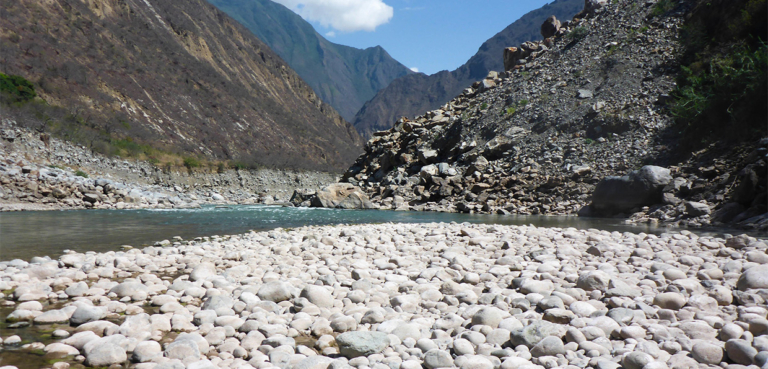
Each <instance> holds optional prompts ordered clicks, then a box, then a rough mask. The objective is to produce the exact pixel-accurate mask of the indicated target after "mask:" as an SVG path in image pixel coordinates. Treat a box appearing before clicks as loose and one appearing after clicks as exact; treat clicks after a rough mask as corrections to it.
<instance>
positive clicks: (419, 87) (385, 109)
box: [352, 0, 584, 138]
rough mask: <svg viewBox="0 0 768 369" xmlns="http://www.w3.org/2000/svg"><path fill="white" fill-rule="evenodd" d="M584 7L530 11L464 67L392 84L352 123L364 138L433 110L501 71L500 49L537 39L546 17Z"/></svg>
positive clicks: (573, 1)
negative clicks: (394, 123)
mask: <svg viewBox="0 0 768 369" xmlns="http://www.w3.org/2000/svg"><path fill="white" fill-rule="evenodd" d="M583 7H584V1H583V0H557V1H555V2H553V3H551V4H547V5H544V6H543V7H541V8H539V9H536V10H533V11H531V12H529V13H527V14H525V15H523V16H522V17H520V19H518V20H516V21H515V22H513V23H512V24H510V25H509V26H508V27H507V28H505V29H504V30H503V31H501V32H499V33H497V34H496V35H495V36H493V37H491V38H490V39H489V40H487V41H486V42H485V43H483V45H482V46H480V49H479V50H478V51H477V53H476V54H475V55H474V56H472V58H470V59H469V61H467V62H466V63H465V64H464V65H462V66H461V67H459V68H458V69H456V70H454V71H452V72H447V71H443V72H440V73H437V74H433V75H431V76H426V75H424V74H412V75H408V76H404V77H401V78H400V79H398V80H395V81H393V82H392V83H391V84H390V85H389V86H388V87H387V88H385V89H383V90H381V91H379V93H378V94H376V96H375V97H374V98H373V99H371V100H370V101H368V102H366V103H365V105H364V106H363V107H362V108H361V109H360V111H359V112H358V113H357V115H356V116H355V118H354V119H353V120H352V122H353V125H354V126H355V128H356V129H357V131H358V132H360V134H362V135H363V137H365V138H370V137H371V134H372V133H373V132H376V131H382V130H386V129H389V128H390V127H392V123H393V122H394V121H395V120H397V118H400V117H402V116H405V117H413V116H415V115H417V114H421V113H423V112H425V111H427V110H433V109H437V108H438V107H440V106H442V105H443V104H445V103H446V102H448V100H450V99H451V98H453V97H454V96H456V95H458V94H460V93H461V91H462V90H463V89H465V88H467V87H469V86H470V85H471V84H472V83H473V82H475V81H479V80H481V79H483V78H485V77H486V76H487V75H488V72H490V71H502V69H503V65H502V58H501V53H502V50H504V48H506V47H510V46H513V45H519V44H521V43H523V42H525V41H531V40H538V39H541V34H540V29H541V24H542V23H543V22H544V20H545V19H547V18H548V17H549V16H551V15H554V16H556V17H557V18H558V19H569V18H570V17H572V16H573V15H575V14H576V13H578V12H579V11H581V10H582V8H583Z"/></svg>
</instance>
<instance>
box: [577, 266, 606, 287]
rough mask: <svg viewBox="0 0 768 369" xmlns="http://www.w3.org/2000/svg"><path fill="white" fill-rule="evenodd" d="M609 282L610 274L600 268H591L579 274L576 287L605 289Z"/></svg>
mask: <svg viewBox="0 0 768 369" xmlns="http://www.w3.org/2000/svg"><path fill="white" fill-rule="evenodd" d="M610 282H611V276H609V275H608V273H606V272H604V271H602V270H592V271H589V272H586V273H582V274H580V275H579V279H578V280H577V281H576V287H579V288H581V289H583V290H585V291H595V290H596V291H605V290H606V289H607V288H608V285H609V283H610Z"/></svg>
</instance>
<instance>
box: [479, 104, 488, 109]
mask: <svg viewBox="0 0 768 369" xmlns="http://www.w3.org/2000/svg"><path fill="white" fill-rule="evenodd" d="M485 109H488V104H486V103H482V104H481V105H480V110H485Z"/></svg>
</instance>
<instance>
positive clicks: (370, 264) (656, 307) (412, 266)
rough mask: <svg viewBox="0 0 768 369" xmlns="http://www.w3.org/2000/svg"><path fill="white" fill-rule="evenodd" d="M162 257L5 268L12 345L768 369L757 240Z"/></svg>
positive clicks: (638, 237) (140, 359)
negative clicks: (42, 337) (34, 333)
mask: <svg viewBox="0 0 768 369" xmlns="http://www.w3.org/2000/svg"><path fill="white" fill-rule="evenodd" d="M159 245H161V246H153V247H147V248H144V249H142V250H140V249H132V250H129V251H120V252H109V253H99V254H97V253H85V254H80V253H68V254H65V255H63V256H61V257H60V258H59V259H58V260H50V259H48V258H45V257H38V258H33V259H32V260H31V261H30V262H29V263H28V262H25V261H21V260H14V261H10V262H0V290H2V291H4V292H3V294H0V301H2V303H3V305H4V306H7V307H12V311H10V310H11V309H9V314H8V315H7V316H5V317H3V318H4V319H5V320H6V321H7V322H8V325H9V328H8V329H4V330H3V332H9V333H4V334H6V335H4V336H3V337H0V345H3V346H4V348H12V347H15V346H18V345H19V344H20V343H21V339H20V337H19V336H18V335H14V334H13V333H14V331H13V329H14V327H23V326H25V325H27V324H30V323H32V324H34V325H35V326H37V327H39V328H43V329H46V328H48V329H50V328H53V327H58V328H56V329H55V330H54V331H53V332H52V337H53V341H54V342H53V343H50V344H47V345H46V344H43V343H42V342H37V341H35V339H34V338H33V340H32V341H33V342H31V343H25V344H24V345H23V346H22V347H21V348H20V349H22V350H44V351H45V352H48V353H56V354H58V355H60V357H63V359H64V361H65V362H72V363H80V362H83V363H85V364H86V365H87V366H90V367H106V366H110V365H115V364H117V365H121V366H122V367H132V368H137V369H145V368H155V369H165V368H189V369H193V368H195V369H199V368H240V369H248V368H264V369H265V368H282V369H300V368H316V369H322V368H331V369H351V368H357V369H369V368H370V369H386V368H389V369H421V368H427V369H436V368H460V369H499V368H501V369H544V368H566V369H576V368H595V369H607V368H610V369H618V368H624V369H691V368H710V367H711V368H715V367H720V368H728V369H740V368H743V369H747V368H758V367H763V368H765V367H766V363H767V362H768V320H766V314H768V310H766V304H765V299H766V298H768V294H767V293H766V291H768V264H766V263H768V254H766V249H768V246H766V244H765V243H764V242H762V241H759V240H756V239H754V238H750V237H747V236H743V235H742V236H736V237H732V236H728V237H727V238H714V237H699V236H697V235H695V234H692V233H690V232H679V233H672V234H663V235H660V236H656V235H647V234H642V233H641V234H631V233H623V234H622V233H618V232H612V233H611V232H606V231H597V230H576V229H559V228H536V227H532V226H528V227H526V226H522V227H513V226H491V225H468V224H425V225H413V224H380V225H360V226H339V227H305V228H299V229H293V230H281V229H278V230H273V231H269V232H260V233H254V232H252V233H249V234H245V235H238V236H226V237H218V236H214V237H211V238H207V237H206V238H202V239H196V240H194V241H184V240H181V239H178V238H177V239H175V240H174V241H173V242H170V241H165V242H162V243H159ZM47 301H51V302H56V304H48V303H46V304H43V303H45V302H47ZM55 324H59V325H58V326H55ZM52 355H53V354H52ZM129 363H130V364H129ZM56 365H58V366H54V368H57V369H59V368H62V366H61V364H60V363H59V364H56ZM126 365H130V366H126ZM63 368H66V366H63Z"/></svg>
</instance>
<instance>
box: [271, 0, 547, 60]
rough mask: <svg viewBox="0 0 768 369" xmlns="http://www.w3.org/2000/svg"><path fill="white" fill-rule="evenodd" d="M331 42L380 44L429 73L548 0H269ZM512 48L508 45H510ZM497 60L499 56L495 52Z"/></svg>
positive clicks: (469, 52) (364, 45)
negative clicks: (272, 0)
mask: <svg viewBox="0 0 768 369" xmlns="http://www.w3.org/2000/svg"><path fill="white" fill-rule="evenodd" d="M274 1H276V2H279V3H281V4H283V5H285V6H287V7H288V8H289V9H292V10H294V11H295V12H296V13H298V14H299V15H301V16H302V17H303V18H304V19H306V20H307V21H309V22H310V23H311V24H312V25H313V26H314V27H315V29H316V30H317V31H318V32H319V33H320V34H322V35H325V36H326V38H328V39H329V40H330V41H332V42H335V43H338V44H342V45H348V46H353V47H357V48H367V47H371V46H376V45H380V46H382V47H383V48H384V49H386V50H387V51H388V52H389V54H390V55H392V57H394V58H395V59H397V60H398V61H400V62H401V63H403V64H404V65H405V66H406V67H409V68H417V69H418V70H419V71H420V72H423V73H426V74H433V73H436V72H439V71H441V70H453V69H456V68H457V67H459V66H461V65H462V64H464V63H465V62H466V61H467V60H468V59H469V58H470V57H471V56H472V55H474V54H475V53H476V52H477V49H478V48H479V47H480V45H482V43H483V42H484V41H485V40H487V39H489V38H491V37H492V36H493V35H495V34H496V33H498V32H500V31H501V30H502V29H504V28H505V27H506V26H508V25H509V24H511V23H512V22H514V21H515V20H517V19H518V18H520V17H521V16H522V15H524V14H525V13H527V12H529V11H531V10H534V9H537V8H540V7H542V6H543V5H544V4H547V3H550V2H552V0H549V1H546V0H274ZM510 46H512V45H510ZM499 58H501V54H499Z"/></svg>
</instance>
